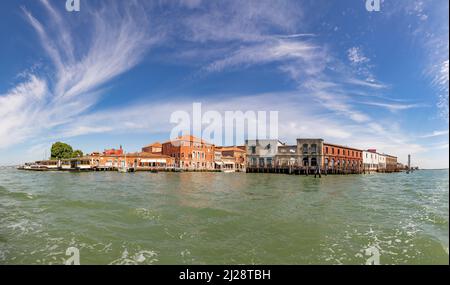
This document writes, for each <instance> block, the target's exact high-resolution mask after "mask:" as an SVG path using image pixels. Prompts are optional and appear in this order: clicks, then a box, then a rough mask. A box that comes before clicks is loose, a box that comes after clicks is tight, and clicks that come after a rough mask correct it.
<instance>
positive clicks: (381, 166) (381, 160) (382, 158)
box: [378, 153, 386, 172]
mask: <svg viewBox="0 0 450 285" xmlns="http://www.w3.org/2000/svg"><path fill="white" fill-rule="evenodd" d="M385 171H386V155H385V154H381V153H378V172H385Z"/></svg>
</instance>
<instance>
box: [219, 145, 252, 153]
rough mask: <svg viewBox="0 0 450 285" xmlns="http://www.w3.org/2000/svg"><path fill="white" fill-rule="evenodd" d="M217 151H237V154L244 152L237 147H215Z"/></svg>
mask: <svg viewBox="0 0 450 285" xmlns="http://www.w3.org/2000/svg"><path fill="white" fill-rule="evenodd" d="M216 149H217V150H219V151H237V152H246V151H245V150H243V149H242V148H239V147H237V146H217V147H216Z"/></svg>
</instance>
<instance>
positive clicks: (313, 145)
mask: <svg viewBox="0 0 450 285" xmlns="http://www.w3.org/2000/svg"><path fill="white" fill-rule="evenodd" d="M311 152H313V153H316V152H317V145H316V144H312V145H311Z"/></svg>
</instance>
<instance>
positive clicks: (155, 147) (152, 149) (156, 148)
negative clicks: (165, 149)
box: [142, 142, 162, 154]
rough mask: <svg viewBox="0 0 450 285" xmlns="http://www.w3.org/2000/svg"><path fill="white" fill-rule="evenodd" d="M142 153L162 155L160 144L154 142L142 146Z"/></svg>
mask: <svg viewBox="0 0 450 285" xmlns="http://www.w3.org/2000/svg"><path fill="white" fill-rule="evenodd" d="M142 152H146V153H154V154H162V144H161V143H159V142H155V143H152V144H149V145H147V146H144V147H143V148H142Z"/></svg>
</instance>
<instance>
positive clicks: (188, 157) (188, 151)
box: [162, 135, 215, 170]
mask: <svg viewBox="0 0 450 285" xmlns="http://www.w3.org/2000/svg"><path fill="white" fill-rule="evenodd" d="M162 154H163V155H167V156H170V157H172V158H173V159H174V160H175V167H177V168H181V169H184V170H214V169H215V163H214V156H215V146H214V145H213V144H210V143H208V142H206V141H205V140H203V139H200V138H196V137H194V136H191V135H184V136H180V137H178V138H176V139H175V140H173V141H168V142H165V143H163V144H162Z"/></svg>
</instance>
